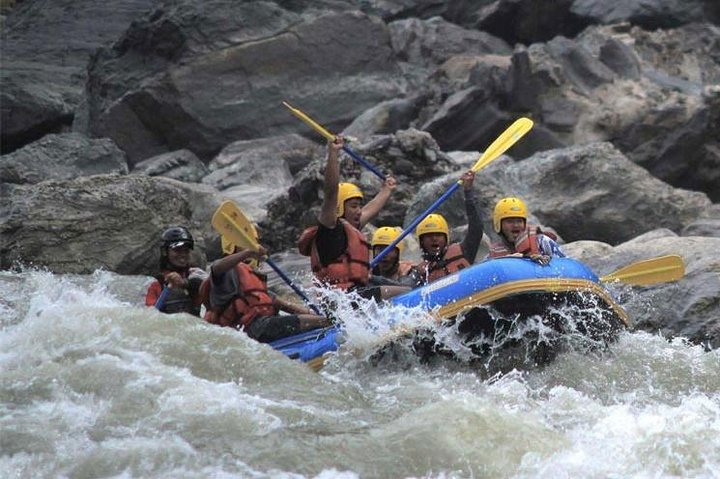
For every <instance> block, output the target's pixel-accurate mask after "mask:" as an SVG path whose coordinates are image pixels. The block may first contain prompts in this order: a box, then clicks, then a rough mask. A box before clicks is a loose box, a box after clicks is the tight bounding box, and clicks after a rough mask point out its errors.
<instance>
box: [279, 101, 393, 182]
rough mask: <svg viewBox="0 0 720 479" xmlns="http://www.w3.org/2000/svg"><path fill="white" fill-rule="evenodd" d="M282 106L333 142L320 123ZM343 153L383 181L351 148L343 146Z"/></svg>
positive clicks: (288, 106)
mask: <svg viewBox="0 0 720 479" xmlns="http://www.w3.org/2000/svg"><path fill="white" fill-rule="evenodd" d="M283 105H285V106H286V107H287V109H288V110H290V112H291V113H292V114H293V115H295V116H296V117H298V118H300V119H301V120H302V121H304V122H305V123H306V124H308V125H309V126H310V127H311V128H312V129H313V130H315V131H317V132H318V133H320V134H321V135H322V136H324V137H325V138H326V139H327V140H328V141H335V135H333V134H332V133H330V132H329V131H328V130H327V128H325V127H323V126H322V125H321V124H320V123H318V122H316V121H315V120H313V119H312V118H310V117H309V116H307V115H306V114H305V113H304V112H303V111H302V110H300V109H298V108H295V107H293V106H290V104H289V103H287V102H283ZM343 151H345V153H347V154H348V155H350V158H352V159H353V160H355V161H357V162H358V163H360V164H361V165H362V166H364V167H365V168H367V169H368V170H370V171H371V172H373V173H374V174H375V176H377V177H378V178H380V179H381V180H382V181H385V175H383V174H382V173H380V171H378V169H377V168H375V167H374V166H373V165H372V164H370V163H369V162H368V161H367V160H366V159H365V158H363V157H362V156H360V155H359V154H357V153H356V152H355V151H354V150H353V149H352V148H350V147H349V146H347V145H343Z"/></svg>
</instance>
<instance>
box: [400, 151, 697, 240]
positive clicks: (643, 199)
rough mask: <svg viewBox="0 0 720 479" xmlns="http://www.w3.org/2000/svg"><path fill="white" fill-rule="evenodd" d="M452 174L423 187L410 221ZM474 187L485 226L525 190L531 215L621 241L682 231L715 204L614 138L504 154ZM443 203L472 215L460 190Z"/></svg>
mask: <svg viewBox="0 0 720 479" xmlns="http://www.w3.org/2000/svg"><path fill="white" fill-rule="evenodd" d="M509 153H510V154H512V153H513V150H512V149H511V150H509ZM453 181H457V176H456V175H448V176H447V177H444V178H441V179H438V180H437V181H435V182H434V183H431V184H428V185H426V186H424V187H423V188H421V189H420V191H419V192H418V194H417V195H416V197H415V198H414V200H413V201H412V206H411V207H410V208H409V209H408V214H407V216H406V218H405V223H406V224H407V223H409V221H410V220H411V219H412V218H414V217H415V216H417V214H419V213H420V212H421V211H422V210H424V209H425V208H426V207H427V206H429V205H430V204H431V203H432V202H433V201H434V200H435V199H437V198H438V197H439V196H440V194H442V192H443V191H444V190H445V189H447V188H448V187H449V186H450V185H451V184H452V182H453ZM475 189H476V190H477V191H478V193H479V195H478V196H479V198H478V201H479V204H480V207H481V211H483V212H486V213H485V219H486V224H485V226H486V228H485V231H486V232H488V233H489V232H491V231H492V225H491V220H492V216H491V215H492V209H493V207H494V205H495V202H496V201H497V200H499V199H500V198H502V197H504V196H518V197H520V198H522V199H523V200H524V201H525V202H526V204H527V206H528V208H529V210H530V212H531V222H537V223H540V224H543V225H547V226H550V227H552V228H553V229H555V230H556V231H557V232H558V233H559V234H560V236H561V237H562V238H563V239H565V240H566V241H576V240H581V239H592V240H597V241H602V242H605V243H609V244H619V243H622V242H624V241H628V240H630V239H632V238H634V237H636V236H638V235H640V234H642V233H645V232H647V231H651V230H653V229H656V228H658V227H665V228H668V229H670V230H672V231H675V232H676V233H679V232H680V231H681V230H682V229H683V228H684V227H686V226H688V225H690V224H692V223H693V222H695V221H696V220H697V219H698V218H699V217H701V215H702V213H703V212H704V211H705V210H707V209H708V208H710V206H711V202H710V200H709V199H708V197H707V196H706V195H705V194H703V193H698V192H691V191H686V190H682V189H678V188H673V187H672V186H670V185H668V184H667V183H664V182H662V181H661V180H658V179H657V178H655V177H653V176H652V175H650V174H649V173H648V172H647V171H646V170H644V169H643V168H641V167H639V166H637V165H636V164H634V163H633V162H631V161H630V160H628V159H627V158H626V157H625V156H624V155H623V154H622V153H620V151H618V150H617V149H616V148H615V147H613V146H612V145H611V144H610V143H593V144H588V145H582V146H575V147H569V148H564V149H558V150H549V151H546V152H542V153H536V154H535V155H533V156H532V157H530V158H528V159H525V160H523V161H520V162H514V161H512V160H510V159H509V158H501V159H499V160H496V161H494V162H492V163H491V164H490V165H489V166H487V167H486V168H485V169H484V170H482V171H481V172H480V173H479V174H478V175H477V177H476V180H475ZM439 211H440V212H442V213H443V214H447V215H448V217H449V220H450V223H451V224H453V225H457V224H458V223H461V222H464V221H466V220H465V218H464V208H463V206H462V195H460V194H455V195H453V196H452V197H451V198H450V199H449V200H448V201H446V202H445V204H443V206H442V207H441V208H440V209H439Z"/></svg>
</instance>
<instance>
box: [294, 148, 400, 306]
mask: <svg viewBox="0 0 720 479" xmlns="http://www.w3.org/2000/svg"><path fill="white" fill-rule="evenodd" d="M343 142H344V140H343V138H342V136H337V137H335V140H334V141H333V142H330V143H328V155H327V164H326V166H325V178H324V186H323V192H324V198H323V203H322V206H321V209H320V216H319V218H318V225H317V226H312V227H310V228H307V229H305V231H303V233H302V234H301V235H300V239H299V240H298V249H299V250H300V253H301V254H303V255H305V256H310V265H311V267H312V270H313V274H314V275H315V277H316V279H317V280H318V281H320V282H321V283H323V284H327V285H330V286H332V287H334V288H338V289H341V290H343V291H355V292H357V293H358V294H359V295H360V296H361V297H364V298H367V299H369V298H374V299H375V300H380V299H387V298H390V297H392V296H395V295H397V294H400V293H404V292H406V291H408V288H406V287H401V286H387V285H373V284H370V282H369V281H370V244H369V243H368V241H367V238H366V237H365V234H363V233H362V231H361V229H362V228H363V227H364V226H365V225H366V224H367V223H368V222H369V221H370V220H372V219H373V218H374V217H375V216H377V214H378V213H379V212H380V210H381V209H382V207H383V206H384V205H385V203H386V202H387V200H388V198H390V194H391V193H392V190H393V189H394V188H395V187H396V185H397V181H396V180H395V178H393V177H391V176H389V177H387V179H386V180H385V183H384V184H383V186H382V188H381V189H380V191H379V192H378V194H377V195H376V196H375V198H373V199H372V200H371V201H369V202H368V203H367V204H366V205H364V206H363V193H362V191H360V188H358V187H357V186H356V185H354V184H352V183H339V178H340V164H339V161H338V154H339V151H340V150H341V149H342V147H343Z"/></svg>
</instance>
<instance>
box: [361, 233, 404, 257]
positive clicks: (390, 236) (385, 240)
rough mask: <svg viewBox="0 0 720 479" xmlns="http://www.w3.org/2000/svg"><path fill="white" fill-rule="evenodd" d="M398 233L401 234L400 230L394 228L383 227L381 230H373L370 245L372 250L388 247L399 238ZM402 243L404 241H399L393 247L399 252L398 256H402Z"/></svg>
mask: <svg viewBox="0 0 720 479" xmlns="http://www.w3.org/2000/svg"><path fill="white" fill-rule="evenodd" d="M400 233H402V231H401V230H400V228H397V227H394V226H383V227H382V228H378V229H376V230H375V233H373V237H372V241H371V242H370V244H372V247H373V248H374V247H375V246H388V245H389V244H390V243H392V242H393V241H395V239H396V238H397V237H398V236H400ZM404 243H405V241H400V242H399V243H398V244H396V245H395V247H396V248H397V249H398V251H400V254H402V252H403V249H405V244H404Z"/></svg>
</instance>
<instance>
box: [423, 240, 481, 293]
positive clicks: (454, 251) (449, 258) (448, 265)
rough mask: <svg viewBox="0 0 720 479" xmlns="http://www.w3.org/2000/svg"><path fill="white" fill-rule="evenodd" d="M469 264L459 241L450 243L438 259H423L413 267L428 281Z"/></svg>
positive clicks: (454, 271)
mask: <svg viewBox="0 0 720 479" xmlns="http://www.w3.org/2000/svg"><path fill="white" fill-rule="evenodd" d="M468 266H470V262H469V261H468V260H467V258H465V255H464V254H463V251H462V247H461V246H460V243H452V244H450V246H448V247H447V249H446V250H445V254H444V255H443V257H442V259H441V260H439V261H427V260H423V261H421V262H420V263H418V265H417V266H416V267H415V268H416V269H417V270H418V272H419V273H420V275H421V277H422V278H423V280H427V282H428V283H430V282H431V281H435V280H436V279H440V278H442V277H443V276H447V275H449V274H452V273H456V272H458V271H460V270H461V269H463V268H467V267H468Z"/></svg>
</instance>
